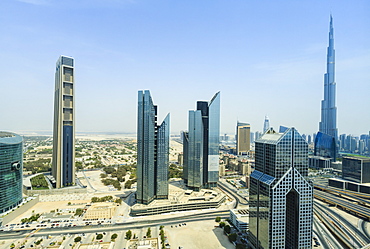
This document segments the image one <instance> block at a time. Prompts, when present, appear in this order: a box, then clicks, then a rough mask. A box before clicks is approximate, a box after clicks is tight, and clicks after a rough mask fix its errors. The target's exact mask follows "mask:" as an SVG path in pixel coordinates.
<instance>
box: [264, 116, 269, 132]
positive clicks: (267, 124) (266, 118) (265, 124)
mask: <svg viewBox="0 0 370 249" xmlns="http://www.w3.org/2000/svg"><path fill="white" fill-rule="evenodd" d="M268 129H270V119H269V117H267V116H265V121H263V133H265V132H266V131H267V130H268Z"/></svg>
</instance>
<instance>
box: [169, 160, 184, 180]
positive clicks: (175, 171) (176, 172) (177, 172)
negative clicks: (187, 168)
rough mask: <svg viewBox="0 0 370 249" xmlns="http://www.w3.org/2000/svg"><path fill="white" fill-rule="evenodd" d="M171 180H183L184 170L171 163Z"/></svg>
mask: <svg viewBox="0 0 370 249" xmlns="http://www.w3.org/2000/svg"><path fill="white" fill-rule="evenodd" d="M168 177H169V178H182V170H181V169H179V167H178V166H177V165H176V164H173V163H171V165H170V168H169V172H168Z"/></svg>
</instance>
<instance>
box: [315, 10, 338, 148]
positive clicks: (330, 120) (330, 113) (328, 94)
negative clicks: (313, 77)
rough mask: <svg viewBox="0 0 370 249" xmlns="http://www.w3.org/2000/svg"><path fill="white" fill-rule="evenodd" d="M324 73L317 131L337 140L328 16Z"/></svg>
mask: <svg viewBox="0 0 370 249" xmlns="http://www.w3.org/2000/svg"><path fill="white" fill-rule="evenodd" d="M327 53H328V54H327V64H326V73H325V75H324V99H323V100H322V101H321V122H320V123H319V131H320V132H322V133H325V134H327V135H330V136H332V137H334V138H335V141H336V142H337V140H338V129H337V107H336V105H335V102H336V101H335V98H336V83H335V50H334V29H333V18H332V16H330V30H329V46H328V52H327Z"/></svg>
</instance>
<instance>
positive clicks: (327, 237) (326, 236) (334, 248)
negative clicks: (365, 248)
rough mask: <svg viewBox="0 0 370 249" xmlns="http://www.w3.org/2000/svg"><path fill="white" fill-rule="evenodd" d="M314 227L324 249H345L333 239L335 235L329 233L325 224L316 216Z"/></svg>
mask: <svg viewBox="0 0 370 249" xmlns="http://www.w3.org/2000/svg"><path fill="white" fill-rule="evenodd" d="M313 227H314V230H315V231H316V234H317V235H321V236H319V240H320V242H321V244H322V246H323V248H325V249H326V248H328V249H329V248H331V249H343V247H342V245H341V244H339V242H338V241H337V240H336V239H335V238H334V237H333V235H332V234H331V233H330V232H329V231H328V229H327V228H326V227H325V225H324V224H322V222H321V221H320V220H319V219H318V218H317V217H316V216H314V219H313Z"/></svg>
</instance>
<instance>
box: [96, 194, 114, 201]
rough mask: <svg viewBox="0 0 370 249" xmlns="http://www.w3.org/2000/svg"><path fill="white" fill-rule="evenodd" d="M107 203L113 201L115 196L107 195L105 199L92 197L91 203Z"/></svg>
mask: <svg viewBox="0 0 370 249" xmlns="http://www.w3.org/2000/svg"><path fill="white" fill-rule="evenodd" d="M106 201H113V196H111V195H107V196H104V197H100V198H99V197H92V198H91V202H106Z"/></svg>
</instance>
